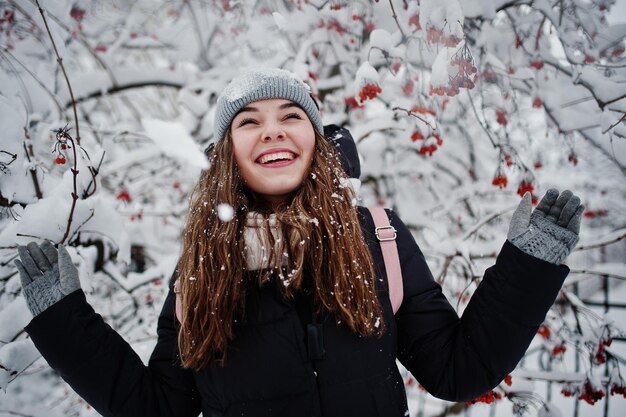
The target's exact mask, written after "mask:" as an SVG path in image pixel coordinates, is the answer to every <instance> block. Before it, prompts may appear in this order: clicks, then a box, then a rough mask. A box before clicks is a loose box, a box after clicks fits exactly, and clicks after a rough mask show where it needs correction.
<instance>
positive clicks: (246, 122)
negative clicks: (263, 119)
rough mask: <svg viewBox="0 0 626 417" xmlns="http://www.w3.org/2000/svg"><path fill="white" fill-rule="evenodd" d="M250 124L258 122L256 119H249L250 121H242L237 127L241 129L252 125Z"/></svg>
mask: <svg viewBox="0 0 626 417" xmlns="http://www.w3.org/2000/svg"><path fill="white" fill-rule="evenodd" d="M250 123H256V120H254V119H250V118H248V119H243V120H242V121H240V122H239V124H238V125H237V127H241V126H244V125H247V124H250Z"/></svg>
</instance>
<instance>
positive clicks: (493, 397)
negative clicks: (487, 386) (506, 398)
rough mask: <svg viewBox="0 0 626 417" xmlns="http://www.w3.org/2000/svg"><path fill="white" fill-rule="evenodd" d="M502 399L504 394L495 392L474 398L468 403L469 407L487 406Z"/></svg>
mask: <svg viewBox="0 0 626 417" xmlns="http://www.w3.org/2000/svg"><path fill="white" fill-rule="evenodd" d="M501 399H502V394H500V393H499V392H495V391H493V390H491V391H488V392H486V393H484V394H483V395H481V396H480V397H477V398H474V399H473V400H471V401H468V402H467V405H473V404H476V403H486V404H491V403H493V402H494V401H498V400H501Z"/></svg>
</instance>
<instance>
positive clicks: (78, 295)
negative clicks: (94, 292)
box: [26, 289, 200, 417]
mask: <svg viewBox="0 0 626 417" xmlns="http://www.w3.org/2000/svg"><path fill="white" fill-rule="evenodd" d="M174 300H175V297H174V293H173V291H172V290H171V289H170V292H169V294H168V296H167V298H166V301H165V305H164V306H163V310H162V312H161V315H160V316H159V320H158V329H157V333H158V342H157V344H156V347H155V349H154V351H153V353H152V356H151V358H150V361H149V365H148V366H147V367H146V366H145V365H144V364H143V362H142V361H141V359H140V358H139V356H138V355H137V354H136V353H135V352H134V351H133V350H132V348H131V347H130V345H129V344H128V343H126V342H125V341H124V340H123V339H122V337H121V336H120V335H119V334H118V333H117V332H115V331H114V330H113V329H112V328H111V327H110V326H109V325H107V324H106V323H105V322H104V321H103V319H102V317H101V316H100V315H99V314H96V313H95V312H94V310H93V308H92V307H91V306H90V305H89V304H88V303H87V301H86V299H85V294H84V293H83V291H82V290H77V291H74V292H73V293H71V294H69V295H68V296H67V297H65V298H64V299H63V300H61V301H60V302H58V303H56V304H55V305H53V306H52V307H50V308H48V309H47V310H45V311H44V312H43V313H41V314H40V315H38V316H36V317H35V318H34V319H33V320H32V321H31V322H30V323H29V325H28V326H26V331H27V332H28V333H29V335H30V337H31V338H32V340H33V342H34V343H35V346H36V347H37V349H39V351H40V352H41V354H42V355H43V356H44V358H45V359H46V360H47V361H48V363H49V364H50V366H51V367H52V368H53V369H55V370H56V371H58V372H59V373H60V375H61V377H62V378H63V379H64V380H65V381H66V382H67V383H68V384H69V385H70V386H71V387H72V388H73V389H74V390H75V391H76V392H77V393H78V394H79V395H80V396H81V397H82V398H83V399H85V400H86V401H87V402H88V403H89V404H90V405H91V406H92V407H94V408H95V409H96V410H97V411H98V412H99V413H100V414H102V415H103V416H107V417H108V416H128V417H131V416H132V417H137V416H163V417H170V416H171V417H192V416H194V417H195V416H198V415H199V414H200V397H199V395H198V393H197V390H196V386H195V383H194V377H193V374H192V372H191V371H189V370H185V369H183V368H181V367H180V366H179V365H178V363H177V362H176V360H177V358H178V357H177V330H176V321H175V320H176V319H175V317H174Z"/></svg>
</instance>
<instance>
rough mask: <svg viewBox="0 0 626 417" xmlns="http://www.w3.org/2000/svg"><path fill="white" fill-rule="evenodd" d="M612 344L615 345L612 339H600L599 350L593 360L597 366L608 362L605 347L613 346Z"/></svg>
mask: <svg viewBox="0 0 626 417" xmlns="http://www.w3.org/2000/svg"><path fill="white" fill-rule="evenodd" d="M611 343H613V339H611V337H609V336H607V337H602V338H601V339H600V341H599V342H598V348H597V350H596V352H595V355H594V357H593V360H594V362H595V363H596V364H600V363H604V362H606V352H605V351H604V347H605V346H607V347H608V346H611Z"/></svg>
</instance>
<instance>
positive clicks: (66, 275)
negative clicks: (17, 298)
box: [15, 240, 80, 316]
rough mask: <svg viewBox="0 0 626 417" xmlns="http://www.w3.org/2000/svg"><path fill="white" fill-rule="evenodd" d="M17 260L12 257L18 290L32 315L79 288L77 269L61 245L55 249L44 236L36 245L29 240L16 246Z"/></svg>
mask: <svg viewBox="0 0 626 417" xmlns="http://www.w3.org/2000/svg"><path fill="white" fill-rule="evenodd" d="M17 252H18V254H19V256H20V259H21V262H20V261H19V260H17V259H16V260H15V266H16V267H17V270H18V271H19V273H20V280H21V282H22V293H23V294H24V298H26V304H27V305H28V309H29V310H30V312H31V313H32V314H33V316H37V315H39V314H40V313H41V312H42V311H44V310H45V309H47V308H48V307H50V306H52V305H53V304H55V303H57V302H59V301H61V300H62V299H63V297H65V296H66V295H68V294H70V293H72V292H74V291H76V290H78V289H80V280H79V279H78V270H77V269H76V267H75V266H74V264H73V263H72V258H71V257H70V254H69V253H68V252H67V250H66V249H65V247H64V246H62V245H59V250H58V252H57V250H56V249H55V247H54V246H52V244H51V243H50V242H48V241H47V240H46V241H44V242H43V243H42V244H41V245H40V246H37V244H36V243H35V242H30V243H29V244H28V245H26V246H18V247H17Z"/></svg>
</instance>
